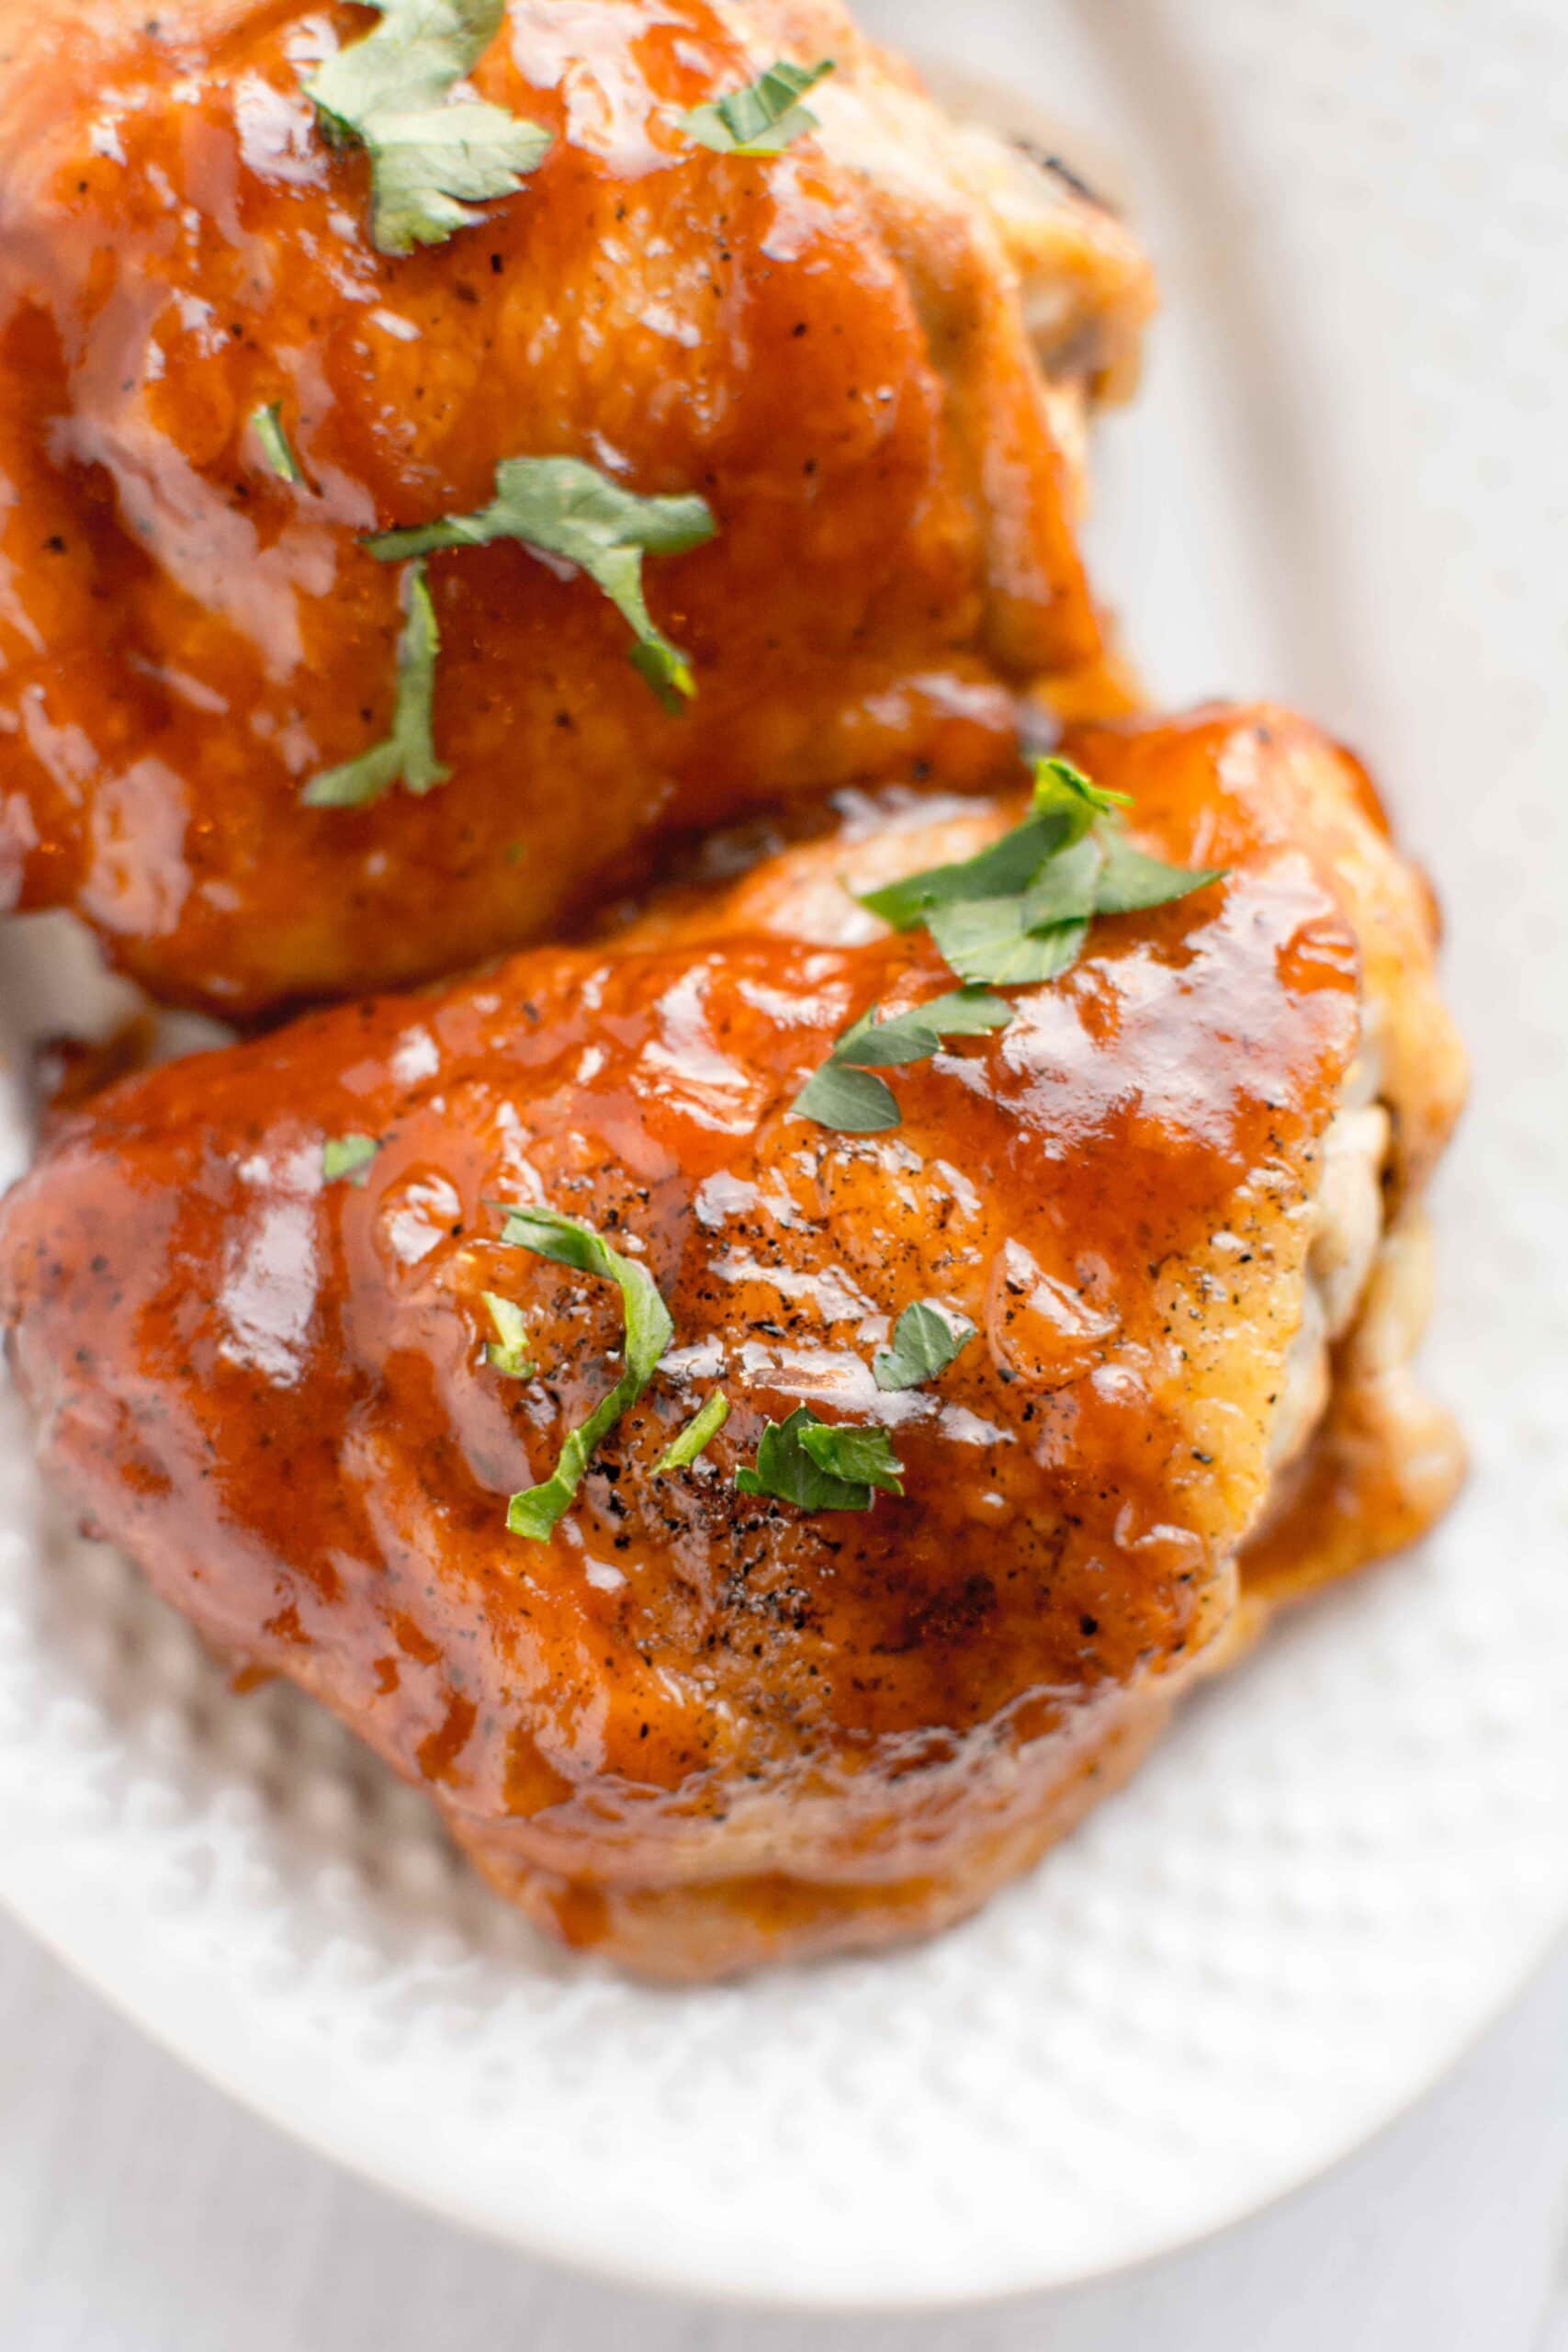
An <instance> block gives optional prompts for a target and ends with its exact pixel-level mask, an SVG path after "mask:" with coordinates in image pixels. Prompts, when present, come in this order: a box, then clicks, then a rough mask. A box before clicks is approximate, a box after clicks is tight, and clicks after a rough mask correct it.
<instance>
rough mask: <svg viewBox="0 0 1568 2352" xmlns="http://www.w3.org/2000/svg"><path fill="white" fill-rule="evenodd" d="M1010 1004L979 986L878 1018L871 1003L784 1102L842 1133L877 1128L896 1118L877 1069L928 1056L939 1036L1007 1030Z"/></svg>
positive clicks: (803, 1115)
mask: <svg viewBox="0 0 1568 2352" xmlns="http://www.w3.org/2000/svg"><path fill="white" fill-rule="evenodd" d="M1011 1019H1012V1007H1011V1005H1010V1004H1008V1003H1006V1002H1005V1001H1004V1000H1003V999H1002V998H1001V997H998V996H990V995H988V994H987V992H986V990H985V989H953V990H952V991H951V992H950V993H949V994H948V995H946V996H939V997H933V998H931V1001H929V1002H928V1003H926V1004H918V1005H914V1006H912V1007H911V1008H910V1010H909V1011H908V1012H897V1013H895V1014H893V1016H892V1017H891V1019H889V1020H886V1021H878V1020H877V1018H876V1008H875V1007H874V1006H873V1007H872V1009H871V1011H870V1012H864V1013H863V1014H862V1015H861V1017H860V1019H859V1020H858V1021H856V1022H854V1023H852V1025H851V1026H850V1027H849V1028H848V1029H846V1030H845V1032H844V1034H843V1035H842V1036H841V1037H840V1039H839V1041H838V1043H837V1045H836V1046H834V1047H833V1050H832V1052H831V1053H830V1054H829V1057H828V1058H827V1060H826V1061H825V1062H824V1063H823V1064H822V1067H821V1069H818V1070H814V1071H813V1073H812V1075H811V1076H810V1077H809V1078H808V1079H807V1081H806V1084H805V1085H804V1086H803V1087H802V1088H801V1090H800V1092H799V1093H798V1094H797V1095H796V1096H795V1101H794V1102H793V1103H791V1105H790V1108H791V1110H793V1111H794V1112H795V1113H796V1114H798V1115H799V1116H800V1117H801V1118H803V1119H815V1120H816V1122H817V1124H818V1126H824V1127H836V1128H837V1129H838V1130H839V1131H840V1134H844V1135H879V1134H882V1133H883V1132H885V1131H886V1129H887V1128H889V1127H896V1126H897V1125H898V1124H899V1118H900V1113H899V1109H898V1101H897V1096H896V1095H895V1093H894V1091H893V1089H892V1088H891V1087H890V1086H889V1085H888V1084H887V1082H886V1080H885V1079H880V1078H876V1077H874V1076H873V1075H872V1073H873V1072H874V1070H878V1069H897V1068H898V1067H900V1066H901V1065H902V1064H904V1063H907V1062H921V1061H929V1060H930V1058H931V1056H932V1055H933V1054H938V1053H940V1052H941V1051H942V1039H943V1037H976V1036H982V1035H985V1034H986V1033H987V1031H989V1030H992V1029H1005V1028H1006V1027H1007V1024H1008V1023H1009V1022H1010V1020H1011Z"/></svg>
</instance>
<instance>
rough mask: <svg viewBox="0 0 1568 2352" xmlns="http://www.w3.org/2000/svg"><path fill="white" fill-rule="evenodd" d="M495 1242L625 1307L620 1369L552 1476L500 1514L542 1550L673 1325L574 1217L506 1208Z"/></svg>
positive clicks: (635, 1276)
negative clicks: (590, 1277) (575, 1275)
mask: <svg viewBox="0 0 1568 2352" xmlns="http://www.w3.org/2000/svg"><path fill="white" fill-rule="evenodd" d="M501 1238H502V1241H503V1242H506V1243H508V1244H510V1245H511V1246H512V1247H513V1248H514V1249H519V1250H535V1251H536V1253H537V1254H538V1256H540V1257H541V1258H548V1259H550V1260H551V1261H553V1262H554V1263H555V1264H556V1265H558V1266H570V1267H573V1268H575V1269H576V1271H577V1272H579V1273H584V1274H596V1275H598V1277H599V1279H600V1280H601V1281H602V1282H610V1283H615V1284H617V1286H618V1287H619V1290H620V1293H621V1297H622V1299H623V1301H624V1302H625V1308H626V1371H625V1372H624V1373H623V1374H622V1375H621V1377H620V1379H619V1380H618V1381H617V1382H616V1383H615V1386H614V1388H612V1389H611V1390H610V1392H609V1394H608V1395H607V1396H605V1397H601V1398H600V1400H599V1403H598V1404H597V1405H596V1406H595V1407H594V1408H593V1410H592V1413H590V1414H589V1416H588V1419H586V1420H585V1421H584V1422H583V1423H582V1424H581V1428H578V1429H575V1430H571V1431H570V1434H569V1435H568V1437H567V1438H566V1440H565V1442H564V1443H563V1444H562V1446H561V1450H560V1455H559V1458H558V1461H557V1464H556V1467H555V1471H554V1473H553V1475H552V1476H550V1477H548V1478H547V1479H546V1480H545V1481H544V1483H543V1484H542V1485H540V1486H537V1487H525V1489H524V1490H523V1492H522V1493H520V1494H515V1495H513V1498H512V1500H511V1503H510V1504H509V1506H508V1508H507V1513H506V1524H507V1527H508V1530H509V1531H510V1532H511V1533H512V1534H513V1535H523V1536H526V1537H527V1538H528V1540H529V1541H530V1542H531V1543H535V1544H543V1543H545V1542H547V1539H548V1537H549V1536H550V1534H551V1533H552V1532H553V1531H554V1529H555V1528H556V1526H557V1524H558V1521H560V1520H561V1519H562V1518H563V1516H564V1515H565V1513H566V1512H567V1510H570V1506H571V1502H572V1498H573V1497H574V1496H575V1495H576V1493H577V1490H578V1488H579V1487H581V1484H582V1480H583V1476H584V1474H585V1472H586V1471H587V1468H588V1465H589V1464H590V1462H591V1461H592V1458H593V1455H594V1453H595V1452H596V1451H597V1450H598V1447H599V1446H600V1444H601V1443H602V1442H603V1441H604V1438H605V1437H606V1436H607V1435H608V1434H609V1432H610V1430H612V1429H614V1427H615V1423H616V1422H617V1421H618V1420H619V1419H620V1418H621V1416H622V1414H623V1413H625V1412H627V1411H629V1409H630V1408H631V1407H632V1406H633V1405H635V1404H636V1402H637V1398H638V1397H640V1396H641V1395H642V1392H643V1390H644V1389H645V1388H646V1387H647V1386H648V1384H649V1381H650V1380H651V1379H652V1378H653V1375H654V1374H655V1372H657V1370H658V1369H659V1362H660V1357H661V1356H662V1355H663V1353H664V1351H665V1350H666V1348H668V1346H669V1345H670V1342H671V1340H672V1339H673V1338H674V1336H675V1326H674V1324H673V1323H672V1322H671V1317H670V1309H669V1308H668V1307H667V1306H665V1304H664V1301H663V1298H662V1297H661V1296H660V1290H659V1285H658V1283H656V1282H655V1281H654V1279H653V1276H652V1275H651V1274H650V1273H649V1272H648V1269H647V1268H646V1267H645V1266H639V1265H638V1264H637V1263H636V1261H634V1260H632V1259H630V1258H623V1257H622V1255H621V1253H620V1251H619V1250H612V1249H611V1247H610V1245H609V1243H608V1242H607V1241H605V1240H604V1239H603V1238H601V1236H600V1235H599V1234H597V1233H595V1232H594V1230H593V1228H592V1226H587V1225H581V1224H579V1222H578V1220H577V1219H576V1218H575V1217H570V1216H560V1215H559V1214H558V1212H557V1211H556V1210H554V1209H534V1208H528V1209H509V1210H508V1211H507V1212H506V1225H505V1228H504V1230H503V1231H502V1237H501Z"/></svg>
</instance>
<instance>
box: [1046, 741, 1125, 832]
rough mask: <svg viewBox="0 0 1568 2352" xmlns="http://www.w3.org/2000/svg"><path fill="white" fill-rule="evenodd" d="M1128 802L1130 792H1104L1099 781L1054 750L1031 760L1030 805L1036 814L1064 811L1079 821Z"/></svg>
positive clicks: (1103, 814) (1112, 812)
mask: <svg viewBox="0 0 1568 2352" xmlns="http://www.w3.org/2000/svg"><path fill="white" fill-rule="evenodd" d="M1132 806H1133V796H1132V794H1131V793H1130V792H1108V791H1107V790H1106V788H1105V786H1103V785H1099V784H1094V783H1091V782H1090V780H1089V777H1088V776H1087V775H1085V774H1084V772H1083V770H1082V768H1079V767H1075V766H1074V765H1073V763H1072V762H1071V760H1063V759H1058V758H1057V756H1056V754H1055V752H1051V753H1050V754H1048V755H1047V756H1046V757H1044V758H1043V759H1038V760H1036V761H1035V763H1034V790H1033V793H1032V796H1031V799H1030V807H1031V809H1032V812H1033V814H1034V815H1035V816H1037V817H1043V816H1049V815H1051V814H1052V813H1054V812H1056V811H1066V812H1069V813H1071V814H1073V815H1074V816H1075V817H1076V818H1077V820H1078V821H1079V822H1080V824H1083V823H1087V822H1088V820H1089V819H1091V818H1094V817H1113V816H1115V814H1116V812H1117V810H1118V809H1130V808H1131V807H1132Z"/></svg>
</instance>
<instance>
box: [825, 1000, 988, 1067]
mask: <svg viewBox="0 0 1568 2352" xmlns="http://www.w3.org/2000/svg"><path fill="white" fill-rule="evenodd" d="M1011 1019H1012V1007H1011V1005H1010V1004H1008V1003H1006V1002H1004V1001H1003V1000H1002V999H1001V998H1000V997H999V996H987V993H986V991H985V989H952V990H951V991H950V992H949V994H948V995H946V996H936V997H932V998H931V999H930V1000H929V1001H928V1002H926V1003H925V1004H916V1005H911V1006H910V1008H909V1010H908V1012H896V1013H895V1014H894V1015H893V1016H892V1018H891V1020H888V1021H878V1019H877V1018H876V1007H875V1006H874V1005H873V1007H872V1008H871V1011H870V1012H863V1013H862V1015H861V1017H860V1019H859V1020H858V1021H856V1022H853V1023H852V1024H851V1026H850V1027H849V1028H848V1029H846V1030H845V1032H844V1034H843V1035H842V1036H841V1037H840V1040H839V1042H838V1044H837V1045H836V1046H834V1048H833V1059H834V1060H835V1061H836V1062H845V1063H847V1064H848V1065H849V1067H850V1068H851V1069H897V1068H898V1067H899V1065H900V1064H901V1063H904V1062H924V1061H929V1060H930V1059H931V1056H932V1055H933V1054H939V1053H940V1052H941V1051H942V1039H943V1037H982V1036H984V1035H986V1034H987V1032H988V1031H989V1030H992V1029H1005V1028H1006V1027H1007V1025H1008V1023H1009V1022H1010V1020H1011Z"/></svg>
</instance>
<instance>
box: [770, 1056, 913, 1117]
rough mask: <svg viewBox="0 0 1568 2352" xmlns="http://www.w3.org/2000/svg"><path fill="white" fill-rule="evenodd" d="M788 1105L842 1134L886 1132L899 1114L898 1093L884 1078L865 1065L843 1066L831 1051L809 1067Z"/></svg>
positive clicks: (801, 1114) (800, 1114) (797, 1113)
mask: <svg viewBox="0 0 1568 2352" xmlns="http://www.w3.org/2000/svg"><path fill="white" fill-rule="evenodd" d="M789 1107H790V1109H791V1110H792V1111H794V1112H795V1114H796V1115H797V1116H798V1117H800V1118H802V1119H815V1120H816V1122H817V1124H818V1126H819V1127H833V1128H835V1129H837V1131H838V1133H839V1134H840V1135H842V1136H879V1135H886V1132H887V1130H888V1129H889V1128H890V1127H896V1126H897V1125H899V1123H900V1121H901V1120H902V1118H903V1115H904V1114H903V1113H902V1112H901V1111H900V1110H899V1108H898V1097H897V1095H896V1094H895V1093H894V1091H893V1089H892V1088H891V1087H890V1086H889V1085H888V1084H887V1082H886V1080H885V1079H881V1078H875V1077H874V1076H873V1075H872V1073H871V1071H870V1070H868V1069H845V1068H844V1066H843V1064H842V1063H841V1062H836V1061H835V1060H834V1059H833V1058H832V1057H831V1055H829V1057H828V1059H827V1060H826V1061H825V1062H824V1063H823V1065H822V1067H821V1069H816V1070H813V1071H812V1073H811V1076H810V1077H809V1078H808V1079H807V1081H806V1084H805V1085H804V1086H803V1087H802V1088H801V1090H800V1092H799V1093H798V1094H797V1095H796V1096H795V1101H794V1102H793V1103H791V1104H790V1106H789Z"/></svg>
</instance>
